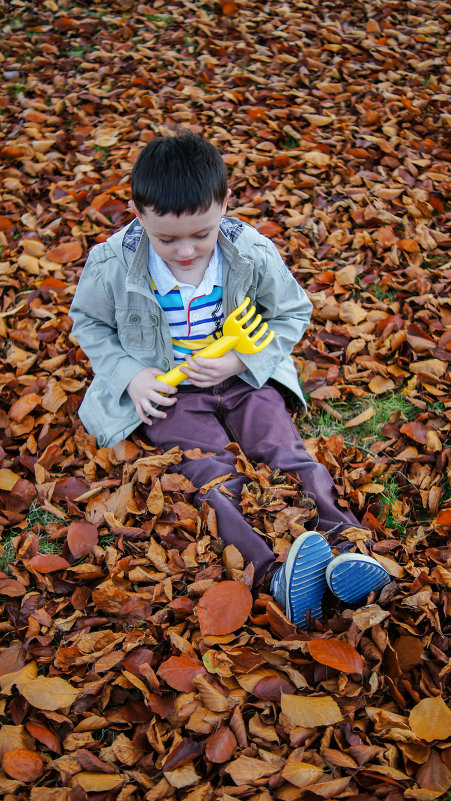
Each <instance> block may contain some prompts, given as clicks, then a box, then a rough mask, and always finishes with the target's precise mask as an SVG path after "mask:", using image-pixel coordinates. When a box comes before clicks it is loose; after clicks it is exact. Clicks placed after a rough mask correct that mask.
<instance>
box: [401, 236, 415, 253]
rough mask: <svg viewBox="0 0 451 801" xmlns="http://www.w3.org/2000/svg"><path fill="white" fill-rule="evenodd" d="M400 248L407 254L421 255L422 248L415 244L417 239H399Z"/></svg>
mask: <svg viewBox="0 0 451 801" xmlns="http://www.w3.org/2000/svg"><path fill="white" fill-rule="evenodd" d="M397 244H398V247H400V248H401V250H404V251H405V252H406V253H419V252H420V246H419V244H418V242H415V239H398V243H397Z"/></svg>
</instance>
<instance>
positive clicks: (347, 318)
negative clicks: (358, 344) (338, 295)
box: [338, 300, 366, 325]
mask: <svg viewBox="0 0 451 801" xmlns="http://www.w3.org/2000/svg"><path fill="white" fill-rule="evenodd" d="M338 316H339V317H340V320H342V321H343V322H344V323H350V324H351V325H358V324H359V323H361V322H362V321H363V320H366V311H365V309H362V307H361V306H359V304H358V303H356V302H355V301H354V300H345V301H344V302H343V303H341V304H340V306H339V309H338Z"/></svg>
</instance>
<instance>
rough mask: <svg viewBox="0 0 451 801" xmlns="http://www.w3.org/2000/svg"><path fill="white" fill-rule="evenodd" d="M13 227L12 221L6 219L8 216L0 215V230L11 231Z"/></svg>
mask: <svg viewBox="0 0 451 801" xmlns="http://www.w3.org/2000/svg"><path fill="white" fill-rule="evenodd" d="M13 228H14V223H13V222H11V220H9V219H8V217H2V216H0V231H12V230H13Z"/></svg>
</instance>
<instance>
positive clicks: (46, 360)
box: [0, 0, 451, 801]
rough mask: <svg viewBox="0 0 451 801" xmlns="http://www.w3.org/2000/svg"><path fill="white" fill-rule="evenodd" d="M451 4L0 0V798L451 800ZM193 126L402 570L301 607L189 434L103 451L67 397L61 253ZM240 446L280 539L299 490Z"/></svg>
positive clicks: (77, 264)
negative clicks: (206, 478)
mask: <svg viewBox="0 0 451 801" xmlns="http://www.w3.org/2000/svg"><path fill="white" fill-rule="evenodd" d="M450 22H451V15H450V11H449V6H447V4H446V3H444V2H433V3H426V2H425V3H419V2H409V0H407V1H406V2H396V0H395V1H394V2H385V1H384V0H372V1H369V2H364V3H361V2H356V0H349V1H348V2H346V3H343V2H340V1H339V2H336V0H334V1H333V2H327V0H319V1H318V0H313V2H301V0H287V2H285V3H270V2H267V3H265V2H253V3H250V2H246V0H237V1H236V2H235V0H223V1H222V2H218V0H211V2H205V3H200V2H187V0H183V1H182V0H180V2H177V0H168V2H163V0H155V2H154V3H153V4H151V3H149V4H141V3H139V2H135V1H134V0H121V2H115V1H114V0H111V2H108V3H106V2H102V1H100V2H89V3H87V2H79V3H76V2H71V0H60V1H59V2H56V0H34V1H33V2H24V1H23V0H11V2H9V3H5V4H3V10H2V20H1V24H2V44H3V47H2V55H1V56H0V112H1V119H2V127H3V130H4V132H5V139H4V141H3V143H2V145H1V159H2V167H1V175H2V185H1V187H2V188H1V191H2V206H1V209H0V240H1V247H2V254H1V257H0V283H1V287H2V299H1V313H0V337H1V358H2V375H1V387H2V410H1V411H0V430H1V433H0V437H1V439H0V458H1V460H2V461H1V466H0V496H1V497H0V525H1V528H2V540H1V544H2V557H1V570H2V572H1V573H0V599H1V610H2V613H1V620H0V628H1V631H2V637H3V644H2V648H1V650H0V688H1V696H0V714H1V716H2V718H1V722H2V724H3V725H2V728H1V730H0V759H1V764H2V772H1V773H0V793H1V794H2V795H3V796H4V797H5V799H7V801H11V800H12V799H18V800H19V801H20V799H28V798H31V799H33V801H68V800H69V799H70V800H71V801H82V800H83V799H86V798H88V799H99V800H100V799H120V800H121V801H125V799H136V800H137V801H138V799H146V801H159V799H168V801H181V800H182V799H186V801H213V799H215V798H221V799H229V801H230V799H234V798H246V799H250V801H270V799H277V801H296V800H297V799H302V800H303V801H318V799H321V798H324V799H347V798H352V799H353V801H374V800H375V799H387V801H402V800H403V799H412V801H433V799H437V798H443V799H445V798H447V799H449V797H450V796H449V795H447V793H448V788H449V786H450V784H451V748H450V747H449V738H450V736H451V722H450V718H451V712H450V711H449V706H448V702H449V690H448V689H447V680H448V678H449V675H450V672H451V671H450V661H449V650H448V636H447V632H449V602H450V592H451V567H450V560H451V548H450V547H449V544H448V543H449V533H450V529H451V498H450V489H449V473H450V454H451V449H450V445H449V428H450V419H451V407H450V403H449V392H448V388H449V360H450V357H451V330H450V326H451V304H450V291H449V290H450V284H451V280H450V279H451V262H450V261H449V255H448V251H449V246H450V244H451V238H450V233H449V221H450V206H449V200H448V201H447V197H448V198H449V189H450V185H451V184H450V177H449V159H450V153H451V151H450V149H449V139H447V134H449V127H450V121H451V115H450V113H449V98H450V94H449V83H448V84H447V82H446V78H447V76H448V77H449V70H450V67H449V64H450V62H449V39H448V40H447V38H446V33H447V29H449V23H450ZM447 42H448V49H447ZM180 124H182V125H189V126H191V128H192V129H194V130H197V131H202V132H203V133H204V134H205V135H206V136H208V137H209V138H210V139H211V140H212V141H213V142H214V143H215V144H217V145H218V146H219V147H220V148H221V150H222V152H223V153H224V158H225V161H226V163H227V165H228V168H229V174H230V186H231V189H232V193H233V197H232V201H231V209H232V214H234V215H235V216H238V217H240V218H242V219H244V220H247V221H249V222H251V223H252V224H253V225H256V227H257V228H258V230H259V231H261V232H262V233H264V234H266V235H268V236H270V237H271V238H272V239H273V240H274V242H275V243H276V244H277V246H278V247H279V249H280V251H281V252H282V254H283V255H284V257H285V258H286V261H287V263H288V265H289V266H290V268H291V269H292V271H293V273H294V275H295V276H296V277H297V278H298V280H299V281H300V282H301V283H302V285H303V286H304V287H305V288H306V289H307V291H308V292H309V295H310V297H311V299H312V301H313V304H314V315H313V322H312V325H311V327H310V329H309V331H308V333H307V335H306V337H305V339H304V340H303V341H302V342H301V343H300V344H299V345H298V346H297V348H296V349H295V357H296V363H297V366H298V368H299V373H300V376H301V379H302V381H303V382H304V388H305V390H306V392H307V393H309V406H310V415H309V416H308V417H306V418H304V419H303V420H301V419H298V424H299V426H300V430H301V431H302V434H303V436H304V437H305V438H306V439H307V444H308V447H309V449H310V451H311V453H312V454H313V455H314V456H315V458H316V459H319V460H321V461H322V462H323V463H324V464H326V465H327V467H328V468H329V470H330V472H331V473H332V475H333V477H334V480H335V482H336V486H337V490H338V492H339V495H340V502H341V503H342V504H344V505H347V504H349V503H351V504H352V508H353V509H354V511H355V512H356V513H357V514H358V515H359V516H360V518H361V519H362V520H363V522H364V524H365V525H366V526H367V527H368V528H369V529H371V530H372V532H373V534H372V541H373V543H375V545H374V550H373V554H374V556H375V557H376V558H377V559H378V560H379V561H380V562H381V563H382V564H383V565H384V566H385V567H386V568H387V570H388V571H389V572H390V574H391V577H392V582H391V584H390V585H388V586H387V587H386V588H384V590H383V591H382V593H381V594H380V596H379V597H370V598H369V599H368V603H367V605H366V606H364V607H362V608H361V609H355V608H354V609H346V608H343V606H340V605H337V604H334V603H333V601H332V598H330V597H328V598H326V602H325V619H324V621H323V622H322V623H320V622H315V623H314V624H313V625H312V627H311V628H310V630H309V631H308V632H306V631H303V630H300V629H296V628H295V627H294V626H293V625H292V624H291V623H289V622H288V621H287V619H286V618H285V617H284V615H283V613H282V612H281V610H280V609H279V608H278V607H277V606H276V605H275V604H274V602H273V601H272V599H271V598H270V597H269V596H267V595H264V594H261V593H260V594H258V593H255V591H254V593H253V595H252V594H251V591H250V587H251V586H252V571H251V569H250V568H249V567H246V565H244V564H243V561H242V559H241V557H240V555H239V554H238V552H237V551H236V550H235V549H234V548H233V547H229V548H227V549H226V550H225V551H224V550H223V544H222V543H221V541H220V539H219V538H218V536H217V530H216V525H215V519H214V515H213V514H212V511H211V510H210V509H209V508H208V507H207V506H205V508H203V509H201V510H198V509H196V508H194V507H193V505H192V503H191V501H192V491H193V488H192V486H191V485H190V484H189V482H187V481H186V480H185V479H183V478H182V477H181V476H180V475H179V474H178V473H177V468H176V466H177V464H178V463H179V462H180V460H181V458H182V453H181V451H180V450H179V449H174V450H172V451H171V452H169V453H164V454H162V453H159V451H158V450H156V449H152V448H151V447H149V446H148V445H146V444H144V443H143V442H142V441H141V440H140V438H139V435H137V436H134V437H133V438H132V439H131V440H130V441H128V442H126V443H121V444H119V445H118V446H116V447H114V448H112V449H106V448H100V449H98V448H97V447H96V444H95V442H94V440H93V438H92V437H89V436H88V435H87V434H86V432H84V430H83V429H82V427H81V426H80V423H79V421H78V418H77V408H78V406H79V404H80V401H81V399H82V397H83V392H84V390H85V387H86V386H87V384H88V382H89V380H90V371H89V363H88V362H87V359H86V357H85V356H84V354H83V353H82V352H81V351H80V349H79V348H78V345H77V343H76V342H75V341H74V339H73V338H72V337H71V333H70V319H69V317H68V309H69V305H70V302H71V298H72V295H73V292H74V289H75V284H76V281H77V277H78V275H79V272H80V270H81V267H82V265H83V261H84V258H85V256H86V254H87V252H88V250H89V248H90V247H91V246H92V245H93V244H94V243H95V242H99V241H102V240H104V239H105V238H106V237H107V236H108V234H109V233H110V232H113V231H115V230H117V229H118V228H119V227H120V226H121V225H123V224H125V223H126V222H127V221H128V220H129V219H131V218H130V215H129V213H128V210H127V200H128V197H129V188H128V180H129V173H130V169H131V166H132V164H133V161H134V159H135V158H136V156H137V154H138V152H139V150H140V148H141V147H142V145H143V144H145V143H146V142H147V141H149V139H150V138H152V137H153V136H154V135H156V134H160V133H167V132H168V131H170V130H173V129H174V126H175V125H180ZM236 454H237V462H238V464H239V468H240V469H241V470H243V471H244V472H246V473H247V475H248V476H249V484H248V488H247V491H246V494H245V496H244V497H243V508H244V509H245V511H246V514H248V515H249V519H250V520H251V521H252V523H253V525H255V526H256V527H257V528H259V529H260V530H261V531H262V535H263V536H266V537H267V538H268V540H269V541H271V542H272V544H273V546H274V549H275V551H276V553H277V554H279V555H282V554H283V553H284V552H285V551H286V549H287V548H288V546H289V544H290V542H291V541H292V539H293V537H295V536H297V535H298V534H299V533H300V532H302V531H303V530H304V525H305V523H306V522H307V521H308V520H309V519H311V517H312V515H314V510H312V508H311V505H309V503H308V502H305V501H304V499H303V497H302V495H300V492H299V486H298V485H297V483H296V481H295V479H294V478H292V477H285V476H281V475H278V474H277V473H275V474H274V473H271V472H270V471H269V470H268V469H267V468H266V467H265V466H264V465H259V466H257V467H256V466H255V465H250V464H249V463H248V462H246V460H245V458H244V457H243V456H242V455H241V454H240V453H239V450H238V449H236ZM190 456H191V458H199V454H196V453H191V454H190ZM169 468H171V470H169ZM354 535H355V536H352V532H351V535H350V536H351V539H353V544H352V547H353V548H355V549H357V550H360V551H361V552H363V553H365V552H367V550H368V548H369V547H371V544H370V543H369V542H368V540H367V539H362V538H360V539H359V537H358V534H356V533H355V532H354ZM225 610H226V611H225Z"/></svg>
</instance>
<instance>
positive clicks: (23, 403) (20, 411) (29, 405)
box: [9, 392, 41, 423]
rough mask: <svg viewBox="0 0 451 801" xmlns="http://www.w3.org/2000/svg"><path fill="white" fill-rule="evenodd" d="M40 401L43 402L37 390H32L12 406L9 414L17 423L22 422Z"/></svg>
mask: <svg viewBox="0 0 451 801" xmlns="http://www.w3.org/2000/svg"><path fill="white" fill-rule="evenodd" d="M39 403H41V398H40V396H39V395H36V393H35V392H30V394H29V395H22V397H21V398H19V399H18V400H16V401H15V402H14V403H13V405H12V406H11V408H10V410H9V416H10V417H11V419H12V420H15V422H16V423H20V422H21V421H22V420H23V419H24V417H26V416H27V414H29V413H30V412H32V411H33V409H34V408H35V406H37V405H38V404H39Z"/></svg>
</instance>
